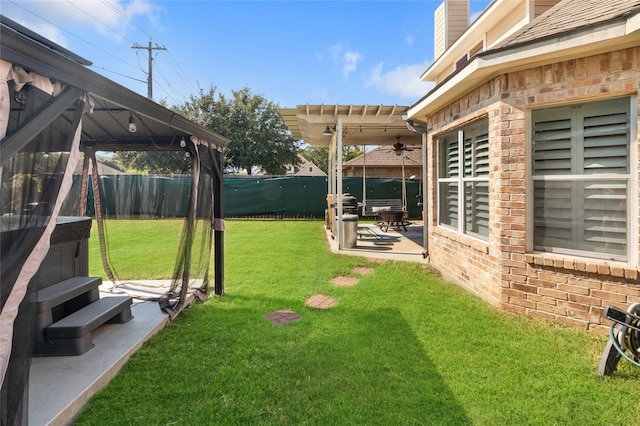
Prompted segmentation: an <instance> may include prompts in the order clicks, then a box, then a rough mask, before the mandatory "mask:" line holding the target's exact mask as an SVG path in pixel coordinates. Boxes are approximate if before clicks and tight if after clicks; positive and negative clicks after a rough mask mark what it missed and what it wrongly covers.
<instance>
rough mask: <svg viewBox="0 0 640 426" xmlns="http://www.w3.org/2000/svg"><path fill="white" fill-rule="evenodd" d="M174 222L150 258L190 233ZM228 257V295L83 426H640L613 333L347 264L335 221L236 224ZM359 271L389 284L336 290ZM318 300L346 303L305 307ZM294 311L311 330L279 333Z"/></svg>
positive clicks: (177, 330)
mask: <svg viewBox="0 0 640 426" xmlns="http://www.w3.org/2000/svg"><path fill="white" fill-rule="evenodd" d="M153 223H155V224H157V223H158V222H157V221H154V222H153ZM170 223H171V222H170V221H169V223H168V224H167V227H168V228H167V229H164V228H163V227H160V226H151V227H150V228H149V230H147V231H146V232H147V233H151V237H149V236H146V237H144V240H145V241H146V243H144V244H142V245H141V246H140V247H139V250H142V253H144V252H145V251H147V250H148V249H150V248H155V246H157V245H158V244H155V241H158V240H160V239H162V238H168V237H167V234H170V235H179V234H180V229H179V225H176V223H175V222H174V223H173V226H176V227H177V228H178V230H177V231H175V232H173V231H171V230H170V228H171V226H170ZM110 226H111V230H112V231H114V232H115V231H116V228H117V227H126V222H121V223H113V224H111V225H110ZM160 228H163V230H162V231H161V234H162V235H156V233H155V232H154V231H158V230H159V229H160ZM158 232H160V231H158ZM172 232H173V233H172ZM129 234H130V232H129ZM156 238H157V240H156ZM114 240H115V238H114ZM150 241H153V242H154V243H152V244H150V243H149V242H150ZM171 243H172V241H170V238H169V239H167V240H166V241H164V242H163V244H162V245H166V246H168V245H170V244H171ZM174 244H175V245H174V252H175V247H177V242H174ZM225 247H226V250H225V260H226V262H225V275H226V282H225V285H226V287H225V288H226V295H225V296H224V297H222V298H217V297H212V298H210V299H209V300H208V301H207V302H205V303H202V304H198V305H195V306H193V307H191V308H189V309H187V310H185V311H184V312H183V313H181V314H180V316H179V317H178V318H177V319H176V320H175V321H173V322H172V323H171V324H170V325H169V326H168V327H167V328H165V329H164V330H162V331H161V332H160V333H158V334H157V335H156V336H154V337H153V338H152V339H151V340H150V341H148V342H147V343H145V344H144V345H143V347H142V348H141V349H140V350H139V351H138V352H137V353H136V354H135V355H134V356H133V357H132V358H131V359H130V360H129V362H128V363H127V364H126V365H125V366H124V368H123V369H122V371H121V372H120V373H119V374H118V376H117V377H116V378H115V379H114V380H113V381H112V382H111V383H110V384H109V385H108V386H107V387H106V388H105V389H104V390H102V391H101V392H99V393H98V394H97V395H96V396H94V398H92V400H91V401H90V403H89V404H88V405H87V407H86V408H85V410H84V411H83V413H82V414H81V416H80V417H79V419H78V420H77V424H79V425H104V424H113V425H138V424H144V425H168V424H179V425H211V424H277V425H281V424H295V425H298V424H312V425H343V424H357V425H374V424H375V425H491V426H493V425H635V424H638V419H640V402H638V395H640V369H638V368H637V367H634V366H632V365H630V363H628V362H626V361H624V360H623V361H621V363H620V366H619V371H617V372H616V373H615V375H614V376H613V377H607V378H603V377H600V376H599V375H598V373H597V365H598V361H599V358H600V354H601V351H602V349H603V348H604V344H605V342H606V338H605V337H603V336H598V335H594V334H592V333H587V332H583V331H579V330H574V329H570V328H567V327H563V326H558V325H554V324H549V323H544V322H541V321H537V320H533V319H528V318H524V317H520V316H515V315H512V314H508V313H504V312H501V311H499V310H497V309H495V308H493V307H490V306H488V305H487V304H486V303H484V302H483V301H481V300H479V299H478V298H476V297H474V296H472V295H470V294H468V293H466V292H464V291H463V290H461V289H460V288H458V287H456V286H454V285H452V284H450V283H446V282H444V281H443V280H442V279H441V278H440V277H439V276H438V274H437V273H435V272H434V271H432V270H430V269H429V268H426V267H424V266H421V265H418V264H412V263H400V262H386V263H383V264H378V263H370V262H368V261H367V260H366V259H364V258H358V257H352V256H345V255H335V254H332V253H331V252H330V251H329V249H328V247H327V243H326V241H325V238H324V232H323V224H322V222H319V221H317V222H316V221H312V222H309V221H273V222H269V221H255V222H251V221H227V231H226V232H225ZM165 249H167V250H168V247H165ZM92 253H93V252H92ZM112 255H113V256H114V257H116V256H119V254H118V253H117V250H115V249H113V248H112ZM127 256H128V257H129V258H133V257H137V256H139V254H129V255H127ZM91 261H92V262H93V264H94V266H95V264H96V263H98V264H99V258H96V257H92V258H91ZM170 263H172V262H170ZM143 266H144V267H145V269H147V270H148V269H149V266H150V265H148V264H147V265H141V266H140V267H141V268H142V267H143ZM355 266H366V267H369V268H372V269H373V270H374V272H373V273H372V274H370V275H366V276H362V277H359V282H358V284H357V285H355V286H354V287H350V288H344V287H337V286H334V285H333V284H331V279H332V278H333V277H335V276H337V275H341V274H342V275H348V276H357V275H355V274H354V273H353V268H354V267H355ZM136 268H137V267H133V270H134V271H135V269H136ZM158 268H159V267H158ZM171 270H172V267H171V268H169V269H168V271H169V272H168V274H169V275H170V274H171ZM165 273H166V272H164V271H163V272H160V271H157V273H156V275H157V276H161V275H163V274H165ZM144 274H145V276H147V272H144ZM151 275H154V274H151ZM151 275H150V276H151ZM315 293H323V294H326V295H330V296H332V297H334V298H336V299H337V305H336V306H335V307H334V308H332V309H329V310H314V309H310V308H307V307H305V305H304V302H305V300H306V298H307V297H309V296H311V295H312V294H315ZM281 309H291V310H294V311H296V312H297V313H299V314H300V315H301V319H300V320H299V321H296V322H294V323H291V324H289V325H286V326H275V325H273V324H271V323H270V322H269V321H267V319H266V318H265V315H266V314H268V313H269V312H272V311H275V310H281Z"/></svg>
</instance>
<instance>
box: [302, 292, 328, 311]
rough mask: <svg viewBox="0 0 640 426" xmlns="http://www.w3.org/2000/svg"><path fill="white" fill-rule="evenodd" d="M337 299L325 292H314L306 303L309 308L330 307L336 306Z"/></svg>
mask: <svg viewBox="0 0 640 426" xmlns="http://www.w3.org/2000/svg"><path fill="white" fill-rule="evenodd" d="M335 304H336V299H334V298H333V297H331V296H327V295H325V294H314V295H313V296H311V297H310V298H308V299H307V301H306V302H305V305H306V306H307V307H309V308H316V309H329V308H332V307H333V306H335Z"/></svg>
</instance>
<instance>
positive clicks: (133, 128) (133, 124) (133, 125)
mask: <svg viewBox="0 0 640 426" xmlns="http://www.w3.org/2000/svg"><path fill="white" fill-rule="evenodd" d="M137 130H138V126H136V121H135V120H134V119H133V113H131V112H129V131H130V132H131V133H135V132H136V131H137Z"/></svg>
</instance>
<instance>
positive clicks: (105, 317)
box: [40, 296, 133, 355]
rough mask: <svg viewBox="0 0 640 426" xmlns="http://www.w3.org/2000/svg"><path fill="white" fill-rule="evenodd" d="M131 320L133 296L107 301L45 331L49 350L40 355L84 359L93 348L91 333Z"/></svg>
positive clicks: (81, 311) (75, 313)
mask: <svg viewBox="0 0 640 426" xmlns="http://www.w3.org/2000/svg"><path fill="white" fill-rule="evenodd" d="M131 318H133V316H132V315H131V297H130V296H114V297H103V298H102V299H99V300H96V301H95V302H93V303H91V304H89V305H87V306H85V307H84V308H82V309H80V310H78V311H76V312H74V313H73V314H71V315H69V316H67V317H64V318H62V319H61V320H60V321H56V322H54V323H53V324H51V325H49V326H48V327H47V328H45V329H44V335H45V338H46V339H47V340H48V343H49V347H48V349H47V350H46V353H41V354H40V355H81V354H83V353H85V352H87V351H88V350H89V349H91V348H92V347H93V342H92V341H91V332H92V331H94V330H95V329H96V328H98V327H100V326H101V325H103V324H104V323H106V322H112V323H124V322H127V321H129V320H130V319H131Z"/></svg>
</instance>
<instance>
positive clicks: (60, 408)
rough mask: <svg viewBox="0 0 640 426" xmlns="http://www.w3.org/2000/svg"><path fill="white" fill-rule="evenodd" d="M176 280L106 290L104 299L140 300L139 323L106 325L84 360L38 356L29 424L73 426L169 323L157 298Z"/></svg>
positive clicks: (137, 303) (136, 304) (136, 309)
mask: <svg viewBox="0 0 640 426" xmlns="http://www.w3.org/2000/svg"><path fill="white" fill-rule="evenodd" d="M169 285H170V281H140V282H136V283H124V284H122V285H121V286H119V287H118V289H112V287H113V286H112V284H111V283H109V282H106V283H103V284H102V286H101V287H100V297H109V296H115V295H118V294H121V292H122V291H124V290H125V289H126V290H127V293H129V294H130V295H131V296H133V297H134V301H133V305H132V307H131V312H132V313H133V319H132V320H131V321H129V322H126V323H124V324H105V325H103V326H102V327H99V328H98V329H97V330H96V331H94V332H93V333H92V334H91V337H92V340H93V343H94V345H95V346H94V347H93V348H92V349H91V350H89V351H88V352H87V353H85V354H83V355H79V356H60V357H35V358H33V359H32V362H31V370H30V376H29V424H30V425H33V426H40V425H43V426H44V425H52V426H54V425H56V426H57V425H68V424H70V423H71V422H72V421H73V419H74V418H75V417H76V416H77V415H78V413H79V412H80V410H82V408H83V407H84V405H85V404H86V403H87V401H89V399H90V398H91V396H93V395H94V394H95V393H96V392H98V391H99V390H100V389H102V388H103V387H104V386H105V385H106V384H107V383H109V381H110V380H111V379H112V378H113V377H114V376H115V375H116V374H117V373H118V371H120V369H121V368H122V366H123V365H124V364H125V363H126V362H127V360H128V359H129V357H130V356H131V355H132V354H133V353H135V352H136V351H137V350H138V349H139V348H140V347H141V346H142V344H143V343H144V342H145V341H147V340H148V339H149V338H151V336H153V335H154V334H156V333H157V332H158V331H159V330H161V329H162V328H163V327H164V326H165V325H167V323H168V322H169V316H168V315H167V314H166V313H164V312H162V311H161V310H160V307H159V306H158V302H157V301H154V300H147V299H150V298H151V299H153V298H156V297H158V296H160V295H161V294H162V293H164V291H165V290H166V289H168V287H169Z"/></svg>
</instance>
